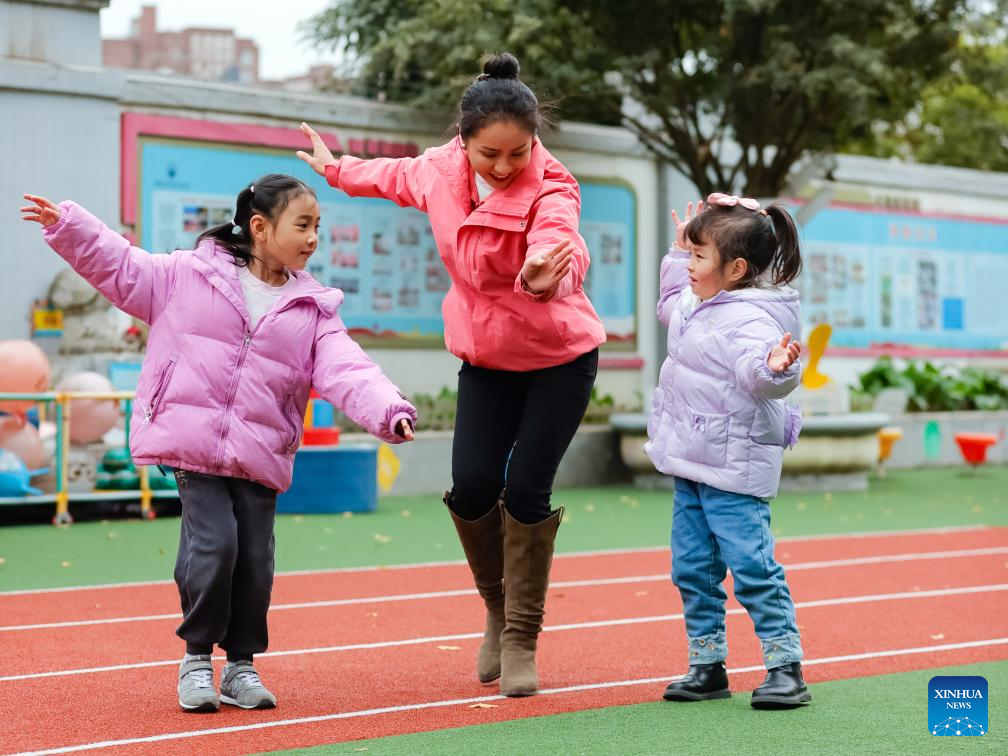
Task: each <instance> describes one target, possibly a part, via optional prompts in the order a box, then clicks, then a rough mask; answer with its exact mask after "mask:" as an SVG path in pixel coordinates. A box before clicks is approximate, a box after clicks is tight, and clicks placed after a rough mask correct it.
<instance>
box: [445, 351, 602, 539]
mask: <svg viewBox="0 0 1008 756" xmlns="http://www.w3.org/2000/svg"><path fill="white" fill-rule="evenodd" d="M597 373H598V349H593V350H592V351H590V352H587V353H586V354H583V355H581V356H580V357H578V358H577V359H575V360H573V361H572V362H568V363H566V364H563V365H557V366H556V367H551V368H543V369H541V370H529V371H525V372H514V371H510V370H491V369H489V368H481V367H474V366H472V365H470V364H469V363H468V362H466V363H463V365H462V369H461V370H459V382H458V407H457V411H456V415H455V437H454V440H453V443H452V483H453V485H454V497H453V501H452V505H451V506H452V510H453V511H454V512H455V514H457V515H458V516H459V517H461V518H463V519H465V520H475V519H478V518H479V517H482V516H483V515H484V514H486V513H487V512H489V511H490V510H491V509H492V508H493V506H494V505H495V504H496V502H497V498H498V497H499V496H500V494H501V490H502V489H503V490H504V491H505V493H504V502H505V505H506V507H507V510H508V512H509V513H510V514H511V516H512V517H514V518H515V519H516V520H518V521H519V522H523V523H525V524H533V523H537V522H541V521H542V520H544V519H546V518H547V517H549V515H550V495H551V494H552V491H553V479H554V478H555V477H556V471H557V467H559V466H560V460H561V459H562V458H563V455H564V452H566V451H567V447H568V446H569V445H570V442H571V439H572V438H574V433H575V431H577V429H578V425H580V423H581V418H582V417H584V413H585V409H587V407H588V400H589V398H590V397H591V390H592V386H593V385H594V383H595V376H596V374H597Z"/></svg>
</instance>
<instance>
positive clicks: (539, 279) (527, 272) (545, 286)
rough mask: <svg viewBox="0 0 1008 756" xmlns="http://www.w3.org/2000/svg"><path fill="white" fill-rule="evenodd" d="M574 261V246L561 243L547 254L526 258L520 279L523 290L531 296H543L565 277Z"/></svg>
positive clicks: (565, 242)
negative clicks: (531, 294) (523, 286)
mask: <svg viewBox="0 0 1008 756" xmlns="http://www.w3.org/2000/svg"><path fill="white" fill-rule="evenodd" d="M573 261H574V245H573V244H571V243H570V242H569V241H562V242H560V243H559V244H557V245H556V246H555V247H553V249H551V250H550V251H549V252H546V253H545V254H542V255H536V256H534V257H529V258H526V260H525V264H524V265H522V269H521V277H522V283H523V284H524V285H525V289H526V290H527V291H530V292H531V293H533V294H545V293H546V292H548V291H550V290H552V289H553V288H554V287H555V286H557V285H558V284H559V283H560V282H561V281H562V280H563V278H564V276H566V275H567V273H568V272H569V271H570V269H571V264H572V263H573Z"/></svg>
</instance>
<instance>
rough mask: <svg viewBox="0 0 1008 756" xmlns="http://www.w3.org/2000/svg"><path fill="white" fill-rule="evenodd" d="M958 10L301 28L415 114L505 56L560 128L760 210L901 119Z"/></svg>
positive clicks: (499, 17)
mask: <svg viewBox="0 0 1008 756" xmlns="http://www.w3.org/2000/svg"><path fill="white" fill-rule="evenodd" d="M970 2H971V0H927V1H926V2H922V0H647V1H646V2H645V0H622V1H621V2H612V0H399V1H393V0H333V2H332V4H331V6H330V7H329V9H328V10H326V11H324V12H323V13H321V14H319V15H318V16H317V17H316V18H315V19H313V20H312V21H311V22H309V24H308V26H307V27H306V28H307V29H308V31H309V34H310V35H311V36H312V37H313V38H314V40H315V41H316V42H317V43H318V44H320V45H323V46H329V47H334V48H336V49H338V50H340V51H342V52H343V53H344V54H345V55H346V56H347V57H348V58H349V59H352V60H354V61H355V64H356V70H355V71H353V72H352V73H356V74H357V75H359V76H360V81H361V83H362V92H363V93H364V94H367V95H370V96H374V97H379V98H384V97H387V98H388V99H390V100H396V101H401V102H407V103H412V104H416V105H424V106H436V107H445V108H448V107H453V106H454V105H455V103H456V102H457V100H458V98H459V96H460V95H461V93H462V91H463V90H464V88H465V87H466V86H467V85H468V84H469V83H470V82H471V81H472V80H473V78H474V76H475V75H476V74H477V73H478V72H479V68H478V65H477V59H479V58H480V56H481V55H482V54H483V53H484V52H486V51H491V52H492V51H501V50H510V51H511V52H513V53H515V54H516V55H517V56H518V57H519V59H520V60H521V61H522V65H523V68H524V74H523V75H524V77H525V78H526V80H527V81H528V82H529V84H530V85H531V86H532V87H533V89H535V90H536V91H537V92H538V93H540V94H545V95H546V96H547V98H549V97H557V96H558V95H559V96H562V97H563V100H562V101H561V103H560V113H561V115H562V116H563V117H565V118H577V119H583V120H590V121H594V122H601V123H616V122H620V121H622V122H623V123H624V124H625V125H626V126H627V127H629V128H630V129H631V130H633V131H635V132H636V133H637V134H638V135H639V136H640V137H641V139H642V140H643V141H644V143H645V144H646V145H647V146H648V147H649V148H650V149H651V150H652V151H653V152H654V153H655V154H657V155H659V156H661V157H662V158H664V159H665V160H667V161H668V162H669V163H671V164H672V165H673V166H674V167H676V168H677V169H679V170H680V171H682V172H683V173H684V174H685V175H687V176H689V177H690V179H691V180H692V181H693V182H694V183H695V185H696V186H697V188H698V189H699V190H700V192H701V193H703V194H706V193H707V192H709V191H713V190H720V191H725V190H731V191H744V192H745V193H746V194H749V195H750V196H776V195H778V194H780V193H781V191H782V190H783V189H784V187H785V184H786V181H787V177H788V174H789V172H790V170H791V168H792V166H793V165H794V164H795V163H796V162H797V161H798V160H800V159H801V158H803V157H804V156H806V155H808V154H814V153H830V152H833V151H835V150H836V148H837V147H838V146H839V145H843V144H846V143H850V142H856V141H858V140H859V139H865V138H868V137H869V135H870V134H871V126H872V125H873V124H875V123H878V122H892V121H894V120H896V119H899V118H901V117H903V116H904V115H905V114H906V113H907V112H908V111H909V110H910V108H911V107H912V106H913V105H914V103H916V102H917V100H918V99H919V96H920V93H921V91H922V90H924V88H925V87H927V86H928V84H929V83H930V82H932V81H934V80H935V79H936V77H938V76H940V75H941V74H942V73H944V72H945V71H946V70H947V68H948V65H949V60H950V55H951V54H952V53H953V51H954V50H955V49H956V45H957V42H958V38H959V30H960V28H961V27H962V24H963V19H964V18H966V17H968V16H969V14H970V12H971V9H970ZM624 101H627V102H629V103H630V104H629V105H628V106H627V107H626V108H622V107H621V105H622V103H623V102H624ZM733 144H737V145H738V146H739V147H740V148H741V149H736V148H735V147H734V146H732V145H733Z"/></svg>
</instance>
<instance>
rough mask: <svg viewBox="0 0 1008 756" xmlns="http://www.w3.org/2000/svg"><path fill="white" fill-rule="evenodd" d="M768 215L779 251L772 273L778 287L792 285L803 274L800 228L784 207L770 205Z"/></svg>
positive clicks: (775, 256)
mask: <svg viewBox="0 0 1008 756" xmlns="http://www.w3.org/2000/svg"><path fill="white" fill-rule="evenodd" d="M766 213H767V215H768V216H769V217H770V220H771V221H773V230H774V236H775V237H776V238H777V250H776V252H774V256H773V260H772V262H771V263H770V266H771V267H770V273H771V275H772V277H773V282H774V284H775V285H776V286H782V285H784V284H787V283H791V281H793V280H794V279H795V278H797V277H798V274H799V273H801V269H802V260H801V250H800V248H799V244H798V228H797V227H796V226H795V222H794V219H793V218H792V217H791V213H789V212H788V211H787V210H786V209H785V208H784V207H783V206H781V205H776V204H774V205H770V206H769V207H767V209H766Z"/></svg>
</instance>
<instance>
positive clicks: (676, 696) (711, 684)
mask: <svg viewBox="0 0 1008 756" xmlns="http://www.w3.org/2000/svg"><path fill="white" fill-rule="evenodd" d="M662 698H664V699H665V700H666V701H710V700H712V699H715V698H731V691H730V690H728V671H727V670H726V669H725V665H724V662H717V663H715V664H694V665H691V666H690V668H689V672H687V673H686V676H685V677H683V678H682V679H681V680H676V681H675V682H674V683H669V686H668V687H667V688H665V695H664V696H662Z"/></svg>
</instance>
